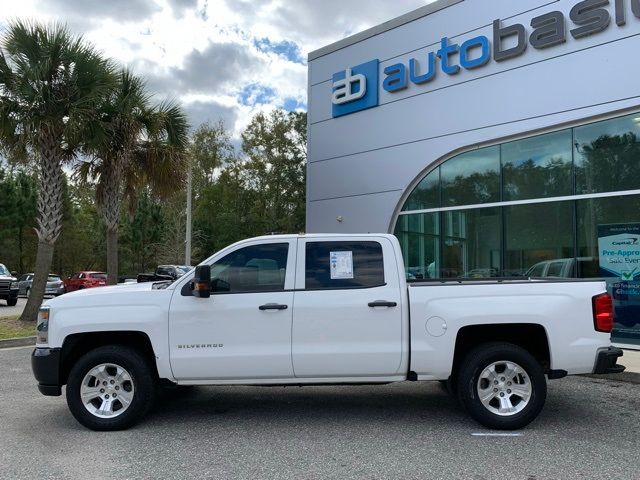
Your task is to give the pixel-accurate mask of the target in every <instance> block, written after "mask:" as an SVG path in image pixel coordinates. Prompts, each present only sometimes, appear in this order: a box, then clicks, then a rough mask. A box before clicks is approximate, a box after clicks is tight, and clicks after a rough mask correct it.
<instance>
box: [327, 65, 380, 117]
mask: <svg viewBox="0 0 640 480" xmlns="http://www.w3.org/2000/svg"><path fill="white" fill-rule="evenodd" d="M378 64H379V61H378V60H377V59H376V60H371V61H370V62H367V63H363V64H362V65H358V66H356V67H352V68H347V69H346V70H344V71H342V72H338V73H335V74H334V75H333V94H332V96H331V103H332V104H333V105H332V106H333V109H332V114H333V117H334V118H335V117H340V116H342V115H348V114H350V113H354V112H358V111H360V110H364V109H366V108H371V107H376V106H377V105H378Z"/></svg>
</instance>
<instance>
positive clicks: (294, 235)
mask: <svg viewBox="0 0 640 480" xmlns="http://www.w3.org/2000/svg"><path fill="white" fill-rule="evenodd" d="M326 237H335V238H344V237H393V235H392V234H390V233H288V234H275V235H261V236H259V237H252V238H247V239H245V240H258V239H260V240H263V239H264V240H268V239H273V238H282V239H287V240H289V239H292V238H326Z"/></svg>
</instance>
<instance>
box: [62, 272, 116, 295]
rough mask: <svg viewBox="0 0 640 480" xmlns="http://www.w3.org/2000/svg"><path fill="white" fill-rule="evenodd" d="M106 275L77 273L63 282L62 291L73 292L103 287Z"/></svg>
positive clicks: (101, 273)
mask: <svg viewBox="0 0 640 480" xmlns="http://www.w3.org/2000/svg"><path fill="white" fill-rule="evenodd" d="M106 284H107V274H106V273H104V272H78V273H74V274H73V275H72V276H70V277H69V278H67V279H66V280H65V281H64V291H65V292H73V291H74V290H82V289H84V288H93V287H104V286H105V285H106Z"/></svg>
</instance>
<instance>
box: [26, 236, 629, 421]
mask: <svg viewBox="0 0 640 480" xmlns="http://www.w3.org/2000/svg"><path fill="white" fill-rule="evenodd" d="M403 265H404V264H403V260H402V254H401V251H400V245H399V244H398V241H397V239H396V238H395V237H394V236H392V235H386V234H379V235H284V236H267V237H258V238H253V239H249V240H244V241H241V242H239V243H236V244H234V245H231V246H229V247H227V248H225V249H223V250H221V251H219V252H217V253H216V254H214V255H213V256H212V257H210V258H209V259H207V260H206V261H204V262H203V263H202V264H201V265H200V266H198V267H197V268H196V270H195V271H192V272H190V273H188V274H186V275H184V276H183V277H181V278H179V279H178V280H177V281H175V282H174V283H172V284H169V283H168V282H164V283H162V282H161V283H154V284H151V283H148V284H138V285H130V286H114V287H105V288H100V289H97V288H96V289H89V290H84V291H79V292H74V293H71V294H67V295H64V296H62V297H59V298H55V299H52V300H49V301H48V302H47V303H46V304H45V305H44V306H43V307H42V309H41V311H40V316H39V320H38V326H37V345H36V348H35V350H34V352H33V355H32V368H33V372H34V375H35V377H36V380H37V381H38V387H39V390H40V392H41V393H43V394H45V395H60V394H61V388H62V386H63V385H66V396H67V402H68V405H69V408H70V410H71V413H72V414H73V415H74V417H75V418H76V419H77V420H78V421H79V422H80V423H81V424H83V425H85V426H86V427H88V428H91V429H94V430H117V429H123V428H128V427H129V426H131V425H133V424H134V423H135V422H137V421H138V420H139V419H140V418H141V417H142V416H143V415H144V414H145V413H146V412H147V411H148V410H149V408H150V407H151V405H152V403H153V399H154V396H155V393H156V388H157V387H158V386H160V385H162V384H177V385H229V384H250V385H292V384H294V385H313V384H353V383H367V384H383V383H389V382H400V381H426V380H440V381H442V382H446V383H447V384H448V387H449V390H450V391H452V392H455V394H456V395H457V396H458V397H459V399H460V401H461V403H462V404H463V405H464V407H465V408H466V409H467V410H468V411H469V413H470V414H471V416H472V417H473V418H474V419H476V420H477V421H478V422H480V423H481V424H482V425H485V426H487V427H489V428H496V429H517V428H521V427H523V426H525V425H527V424H528V423H529V422H531V421H532V420H533V419H534V418H535V417H536V416H537V415H538V413H539V412H540V410H541V409H542V407H543V405H544V402H545V397H546V389H547V386H546V379H547V378H549V379H554V378H561V377H563V376H565V375H567V374H569V375H573V374H585V373H612V372H619V371H622V370H623V369H624V367H622V366H620V365H616V361H617V359H618V357H620V356H621V355H622V351H621V350H619V349H616V348H612V347H611V343H610V331H611V328H612V325H613V315H612V306H611V298H610V297H609V296H608V295H607V293H606V290H605V284H604V282H600V281H578V280H573V281H572V280H566V281H564V280H553V281H549V280H548V279H545V280H535V279H524V278H523V279H520V280H513V279H512V280H499V279H488V280H474V281H460V280H455V281H453V280H452V281H445V280H443V281H430V282H423V283H410V284H409V285H407V283H406V280H405V271H404V266H403Z"/></svg>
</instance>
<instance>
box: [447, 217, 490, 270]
mask: <svg viewBox="0 0 640 480" xmlns="http://www.w3.org/2000/svg"><path fill="white" fill-rule="evenodd" d="M443 215H444V246H443V253H442V255H443V268H442V270H441V272H440V273H441V276H442V277H447V278H451V277H453V278H456V277H461V278H488V277H498V276H500V270H501V269H500V245H501V236H502V216H501V214H500V208H480V209H474V210H464V211H455V212H445V213H443Z"/></svg>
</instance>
